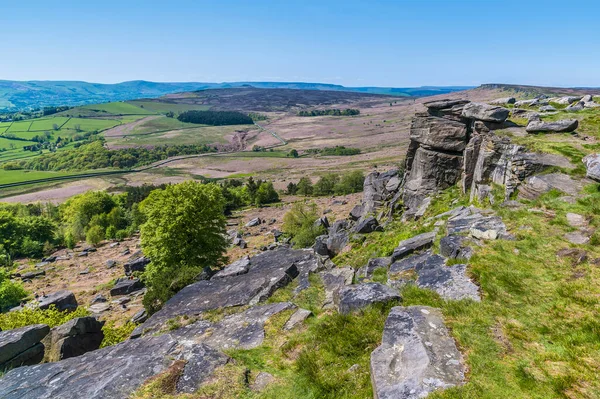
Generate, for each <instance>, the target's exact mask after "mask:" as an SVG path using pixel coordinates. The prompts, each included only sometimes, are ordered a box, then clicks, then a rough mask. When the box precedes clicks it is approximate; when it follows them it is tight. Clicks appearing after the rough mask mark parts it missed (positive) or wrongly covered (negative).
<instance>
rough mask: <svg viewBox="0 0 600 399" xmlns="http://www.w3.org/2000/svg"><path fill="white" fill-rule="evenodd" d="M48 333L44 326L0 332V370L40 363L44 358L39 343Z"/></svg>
mask: <svg viewBox="0 0 600 399" xmlns="http://www.w3.org/2000/svg"><path fill="white" fill-rule="evenodd" d="M49 331H50V328H49V327H48V326H47V325H45V324H34V325H30V326H25V327H21V328H15V329H14V330H6V331H0V370H6V369H10V368H15V367H20V366H23V365H31V364H37V363H39V362H41V361H42V359H43V358H44V345H43V344H42V343H41V342H40V341H41V340H42V339H43V338H44V337H45V336H46V335H47V334H48V332H49ZM1 385H2V384H0V386H1ZM1 390H2V388H0V391H1ZM0 397H9V396H4V395H0Z"/></svg>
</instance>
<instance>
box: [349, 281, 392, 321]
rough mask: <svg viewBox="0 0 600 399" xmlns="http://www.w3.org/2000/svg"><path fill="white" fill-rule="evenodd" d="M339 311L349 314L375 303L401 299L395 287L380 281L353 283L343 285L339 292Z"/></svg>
mask: <svg viewBox="0 0 600 399" xmlns="http://www.w3.org/2000/svg"><path fill="white" fill-rule="evenodd" d="M338 295H339V301H338V311H339V312H340V313H341V314H348V313H351V312H354V311H357V310H360V309H363V308H366V307H367V306H369V305H372V304H375V303H389V302H392V301H400V300H401V299H402V298H401V297H400V294H399V293H398V291H396V290H395V289H393V288H391V287H388V286H387V285H383V284H380V283H363V284H353V285H348V286H345V287H343V288H342V289H341V290H340V291H339V293H338Z"/></svg>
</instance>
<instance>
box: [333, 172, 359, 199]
mask: <svg viewBox="0 0 600 399" xmlns="http://www.w3.org/2000/svg"><path fill="white" fill-rule="evenodd" d="M364 181H365V176H364V175H363V173H362V172H361V171H360V170H355V171H353V172H348V173H345V174H344V175H342V178H341V179H340V181H339V182H338V183H336V185H335V188H334V192H335V194H336V195H345V194H352V193H358V192H360V191H362V190H363V184H364Z"/></svg>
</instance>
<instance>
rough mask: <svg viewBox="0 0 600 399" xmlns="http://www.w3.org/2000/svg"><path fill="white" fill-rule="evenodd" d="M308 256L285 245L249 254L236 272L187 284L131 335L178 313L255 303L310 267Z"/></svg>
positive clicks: (155, 326)
mask: <svg viewBox="0 0 600 399" xmlns="http://www.w3.org/2000/svg"><path fill="white" fill-rule="evenodd" d="M310 259H313V260H314V259H315V255H314V253H313V251H312V250H294V249H291V248H288V247H285V246H282V247H278V248H277V249H275V250H273V251H267V252H263V253H261V254H259V255H256V256H254V257H252V258H250V265H249V266H248V267H247V269H246V268H245V266H244V267H240V268H239V269H237V266H236V273H237V272H240V273H241V274H235V273H233V275H230V276H225V277H223V276H216V275H215V276H213V277H212V278H211V279H210V280H202V281H198V282H196V283H193V284H190V285H188V286H187V287H185V288H184V289H182V290H181V291H179V292H178V293H177V294H175V295H174V296H173V297H172V298H171V299H169V300H168V301H167V302H166V303H165V305H164V306H163V307H162V309H161V310H159V311H158V312H156V313H154V314H153V315H152V316H150V317H149V318H148V320H146V322H145V323H144V324H142V325H140V326H138V328H136V329H135V330H134V332H133V334H132V337H136V336H140V335H141V334H142V332H147V333H149V332H151V331H156V330H158V329H161V328H162V327H164V325H165V323H166V322H167V321H168V320H170V319H173V318H176V317H178V316H184V315H185V316H188V317H194V316H198V315H199V314H201V313H202V312H205V311H207V310H213V309H218V308H228V307H233V306H242V305H255V304H257V303H259V302H261V301H264V300H266V299H267V298H269V297H270V296H271V295H272V294H273V293H274V292H275V291H276V290H277V289H278V288H281V287H284V286H285V285H287V284H288V283H290V282H291V281H292V280H293V279H294V278H296V277H297V276H298V275H299V274H301V273H303V270H302V269H303V268H304V267H313V264H312V262H307V261H308V260H310ZM224 270H228V267H226V268H225V269H224ZM244 270H246V271H245V272H243V271H244Z"/></svg>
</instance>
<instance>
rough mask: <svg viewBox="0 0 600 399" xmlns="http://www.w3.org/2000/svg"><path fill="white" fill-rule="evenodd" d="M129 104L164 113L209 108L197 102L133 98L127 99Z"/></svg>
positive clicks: (205, 109)
mask: <svg viewBox="0 0 600 399" xmlns="http://www.w3.org/2000/svg"><path fill="white" fill-rule="evenodd" d="M128 103H129V104H132V105H135V106H137V107H141V108H143V109H145V110H147V111H151V112H155V113H160V114H164V113H167V112H169V111H171V112H174V113H176V114H177V113H181V112H183V111H190V110H195V111H207V110H208V109H210V106H208V105H199V104H178V103H169V102H164V101H148V100H135V101H128Z"/></svg>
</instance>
